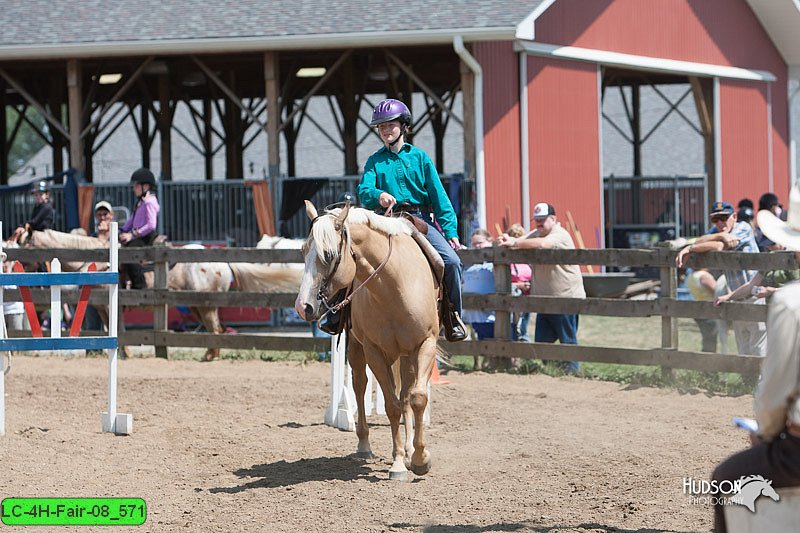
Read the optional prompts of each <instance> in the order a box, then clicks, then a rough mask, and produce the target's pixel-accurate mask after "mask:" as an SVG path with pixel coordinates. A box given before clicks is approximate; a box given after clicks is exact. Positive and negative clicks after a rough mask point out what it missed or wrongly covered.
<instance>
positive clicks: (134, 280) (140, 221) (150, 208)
mask: <svg viewBox="0 0 800 533" xmlns="http://www.w3.org/2000/svg"><path fill="white" fill-rule="evenodd" d="M131 184H132V186H133V194H135V195H136V198H137V201H136V207H134V208H133V216H132V217H130V218H129V219H128V220H127V222H125V224H124V225H123V226H122V231H121V233H120V234H119V242H121V243H122V244H123V245H124V246H150V245H151V244H153V240H155V238H156V227H157V226H158V211H159V210H160V209H161V208H160V206H159V205H158V198H156V195H155V188H156V178H155V176H153V173H152V172H150V170H148V169H146V168H140V169H139V170H137V171H135V172H134V173H133V174H131ZM123 267H124V269H125V272H126V273H127V274H128V279H129V280H130V282H131V288H133V289H144V288H145V282H144V273H143V272H142V265H140V264H139V263H127V264H125V265H123Z"/></svg>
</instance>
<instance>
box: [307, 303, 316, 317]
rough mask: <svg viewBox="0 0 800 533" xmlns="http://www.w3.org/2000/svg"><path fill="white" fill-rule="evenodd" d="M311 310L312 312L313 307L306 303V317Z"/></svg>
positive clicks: (309, 314) (310, 313)
mask: <svg viewBox="0 0 800 533" xmlns="http://www.w3.org/2000/svg"><path fill="white" fill-rule="evenodd" d="M313 312H314V308H313V307H312V306H311V304H306V307H305V315H306V318H308V317H310V316H311V315H312V313H313Z"/></svg>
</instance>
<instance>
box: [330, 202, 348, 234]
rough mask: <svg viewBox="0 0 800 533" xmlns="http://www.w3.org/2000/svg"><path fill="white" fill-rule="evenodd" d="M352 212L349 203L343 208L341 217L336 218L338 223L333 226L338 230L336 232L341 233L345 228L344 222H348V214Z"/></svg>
mask: <svg viewBox="0 0 800 533" xmlns="http://www.w3.org/2000/svg"><path fill="white" fill-rule="evenodd" d="M349 212H350V204H349V203H347V204H345V206H344V207H343V208H342V211H341V212H340V213H339V216H338V217H336V221H335V222H334V223H333V226H334V227H335V228H336V231H339V230H340V229H342V227H343V226H344V221H345V220H347V214H348V213H349Z"/></svg>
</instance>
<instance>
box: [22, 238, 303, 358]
mask: <svg viewBox="0 0 800 533" xmlns="http://www.w3.org/2000/svg"><path fill="white" fill-rule="evenodd" d="M20 241H21V244H22V245H24V246H27V247H30V248H40V249H44V248H54V249H58V248H68V249H78V250H87V249H95V248H108V242H107V241H105V240H103V239H98V238H97V237H88V236H86V235H81V234H78V233H63V232H60V231H55V230H45V231H32V232H31V233H30V234H23V237H21V239H20ZM301 245H302V241H298V240H294V241H293V240H291V239H281V238H276V237H267V236H265V237H264V238H262V240H261V242H260V243H259V247H261V248H298V249H299V248H300V246H301ZM183 248H201V249H202V248H203V247H202V246H201V245H191V244H190V245H187V246H184V247H183ZM88 266H89V263H80V262H70V263H64V264H62V268H63V269H64V270H65V271H79V270H86V268H88ZM97 267H98V270H105V269H107V268H108V264H107V263H98V265H97ZM302 275H303V272H302V265H300V264H295V265H284V264H279V263H268V264H264V265H260V264H252V263H230V264H228V263H176V264H175V265H174V266H173V267H172V268H171V269H170V270H169V272H168V274H167V288H168V289H169V290H173V291H193V292H227V291H229V290H230V288H231V285H232V284H233V282H234V279H235V280H236V282H237V284H238V288H239V290H241V291H244V292H258V293H276V292H290V293H293V292H295V291H297V289H298V288H299V287H300V279H301V278H302ZM154 277H155V276H154V273H153V272H152V271H148V272H145V273H144V279H145V284H146V286H147V288H149V289H152V288H153V286H154ZM97 309H98V312H99V313H100V316H101V318H102V319H103V321H104V322H106V323H108V313H107V310H106V308H105V306H97ZM190 309H191V310H192V312H193V313H194V314H195V315H196V316H197V317H198V318H199V319H200V321H201V322H202V324H203V326H204V327H205V329H206V331H207V332H209V333H214V334H222V333H223V332H224V331H225V328H223V327H222V322H221V321H220V319H219V309H218V308H217V307H206V306H192V307H190ZM120 326H121V327H123V328H124V324H122V323H120ZM219 355H220V349H219V348H208V349H207V350H206V353H205V355H204V356H203V359H204V360H206V361H210V360H213V359H216V358H217V357H219Z"/></svg>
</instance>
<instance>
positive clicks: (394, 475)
mask: <svg viewBox="0 0 800 533" xmlns="http://www.w3.org/2000/svg"><path fill="white" fill-rule="evenodd" d="M389 479H390V480H392V481H404V482H407V481H408V472H406V471H403V472H392V471H391V470H389Z"/></svg>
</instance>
